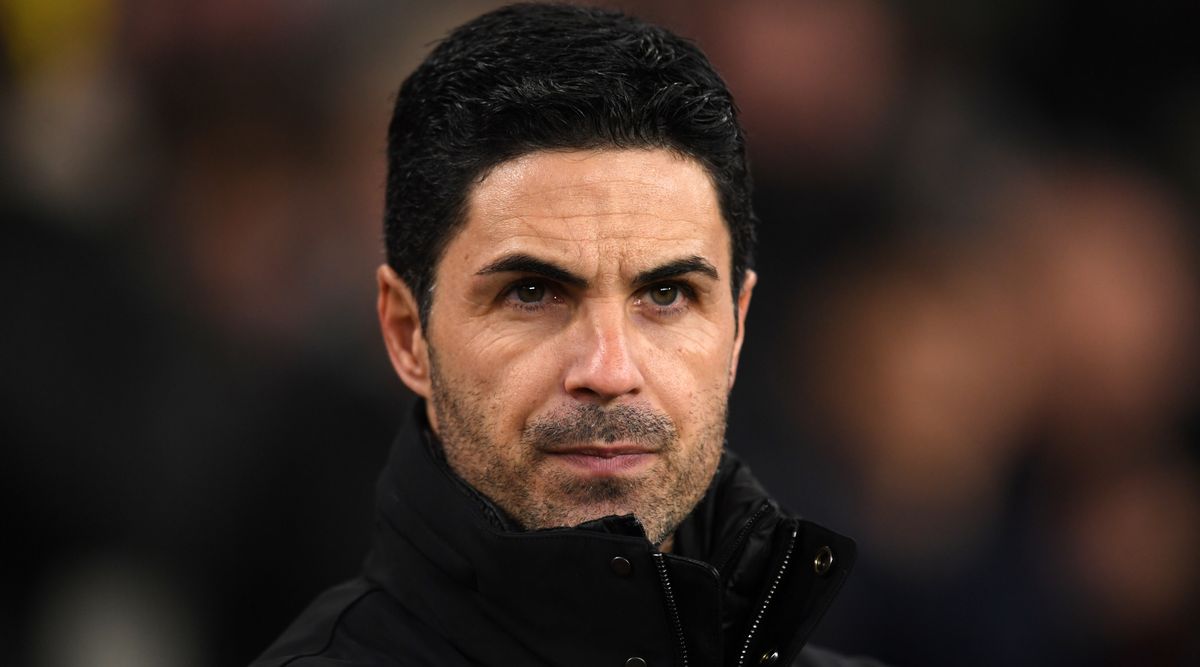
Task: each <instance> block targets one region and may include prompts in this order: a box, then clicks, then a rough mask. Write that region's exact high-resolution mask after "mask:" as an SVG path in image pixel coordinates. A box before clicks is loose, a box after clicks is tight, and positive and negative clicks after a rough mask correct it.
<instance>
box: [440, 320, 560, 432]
mask: <svg viewBox="0 0 1200 667" xmlns="http://www.w3.org/2000/svg"><path fill="white" fill-rule="evenodd" d="M441 340H442V341H444V343H445V344H444V346H442V347H439V348H438V350H439V360H442V365H444V366H446V367H447V368H446V370H447V375H450V374H451V373H453V378H454V381H455V382H456V384H457V386H461V387H470V388H471V391H472V393H475V394H476V395H478V396H479V397H480V400H481V401H483V402H485V403H487V404H488V405H490V406H492V410H491V411H492V412H493V414H494V415H496V417H497V419H498V420H499V421H500V422H501V423H500V424H497V426H498V427H499V428H501V429H503V430H505V431H512V432H519V431H520V429H521V428H522V427H523V426H524V424H525V423H526V421H527V417H528V415H529V414H531V413H533V412H534V411H536V410H537V409H538V408H539V407H541V406H542V405H543V404H544V403H545V402H546V400H547V398H548V397H551V396H554V395H555V392H556V388H557V386H558V381H559V378H560V377H561V359H562V354H561V350H560V349H559V348H558V346H556V339H555V338H551V339H546V338H545V337H540V336H535V335H530V334H529V332H525V331H514V330H512V328H510V327H503V326H495V325H494V324H492V323H488V322H485V321H483V320H482V319H480V320H477V321H474V322H471V323H467V324H464V325H462V326H459V327H456V330H455V333H454V334H452V335H448V336H445V337H441ZM442 349H446V350H454V352H453V353H452V354H442V353H441V350H442ZM443 356H445V357H447V358H445V359H443Z"/></svg>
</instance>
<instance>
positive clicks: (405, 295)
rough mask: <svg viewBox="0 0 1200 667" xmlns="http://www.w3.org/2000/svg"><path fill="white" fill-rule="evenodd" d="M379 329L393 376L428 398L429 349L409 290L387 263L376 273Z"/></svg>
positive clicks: (415, 301) (418, 312)
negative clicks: (393, 371)
mask: <svg viewBox="0 0 1200 667" xmlns="http://www.w3.org/2000/svg"><path fill="white" fill-rule="evenodd" d="M375 275H376V278H377V281H378V283H379V302H378V310H379V328H380V330H381V332H382V333H383V342H384V344H385V345H386V346H387V351H388V357H389V358H390V359H391V360H392V367H393V368H395V369H396V375H399V376H400V379H401V380H402V381H403V382H404V384H405V385H407V386H408V388H409V389H411V390H412V391H413V392H414V393H416V394H417V395H418V396H421V397H423V398H426V399H428V398H430V379H429V348H428V346H427V344H426V341H425V331H424V329H423V328H422V327H421V316H420V312H421V311H420V308H419V306H418V305H417V300H416V299H415V298H414V297H413V293H412V290H410V289H409V287H408V285H407V284H406V283H405V282H404V281H403V280H402V279H401V278H400V276H398V275H396V272H395V271H393V270H392V268H391V267H390V266H388V265H386V264H384V265H382V266H380V267H379V270H378V271H376V274H375Z"/></svg>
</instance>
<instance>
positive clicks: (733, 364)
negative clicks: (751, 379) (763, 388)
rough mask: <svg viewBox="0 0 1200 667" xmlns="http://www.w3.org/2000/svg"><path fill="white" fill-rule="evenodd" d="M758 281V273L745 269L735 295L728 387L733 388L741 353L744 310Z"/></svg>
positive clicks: (748, 305) (744, 334)
mask: <svg viewBox="0 0 1200 667" xmlns="http://www.w3.org/2000/svg"><path fill="white" fill-rule="evenodd" d="M757 282H758V274H757V273H755V272H754V271H753V270H751V269H746V275H745V276H744V277H743V278H742V289H741V291H739V292H738V297H737V312H736V313H735V317H736V318H737V333H736V334H735V335H734V337H733V356H731V357H730V359H729V388H730V389H733V381H734V380H735V379H736V378H737V367H738V357H740V356H741V354H742V341H744V340H745V339H746V312H747V311H749V310H750V297H751V296H752V295H753V293H754V285H755V284H756V283H757Z"/></svg>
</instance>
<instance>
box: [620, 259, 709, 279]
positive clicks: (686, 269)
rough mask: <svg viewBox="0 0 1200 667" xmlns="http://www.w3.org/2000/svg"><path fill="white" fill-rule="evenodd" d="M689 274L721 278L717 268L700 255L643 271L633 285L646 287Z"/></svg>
mask: <svg viewBox="0 0 1200 667" xmlns="http://www.w3.org/2000/svg"><path fill="white" fill-rule="evenodd" d="M688 273H699V274H702V275H705V276H708V277H709V278H712V279H713V280H718V279H720V277H721V274H720V273H718V272H717V268H716V267H715V266H713V265H712V264H711V263H709V261H708V260H706V259H704V258H703V257H701V256H699V255H692V256H691V257H684V258H682V259H677V260H675V261H672V262H667V263H666V264H663V265H661V266H656V267H654V268H653V269H649V270H647V271H642V272H641V273H639V274H637V276H636V277H635V278H634V279H633V283H634V284H635V285H646V284H648V283H656V282H658V281H660V280H667V279H669V278H675V277H678V276H682V275H685V274H688Z"/></svg>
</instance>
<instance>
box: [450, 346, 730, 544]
mask: <svg viewBox="0 0 1200 667" xmlns="http://www.w3.org/2000/svg"><path fill="white" fill-rule="evenodd" d="M430 361H431V364H430V366H431V368H430V379H431V383H432V389H433V391H432V394H433V396H432V398H433V406H434V409H435V410H436V412H437V420H438V431H439V433H438V436H439V438H440V439H441V441H442V447H443V448H444V451H445V454H446V460H447V462H448V463H449V464H450V467H451V469H452V470H453V471H454V472H455V473H457V474H458V475H459V476H460V477H462V478H463V479H464V480H465V481H466V482H467V483H469V484H470V485H471V486H472V487H474V488H475V489H476V490H477V491H479V492H480V493H482V494H484V495H485V496H487V497H488V498H489V499H490V500H491V501H492V502H494V503H495V504H496V505H497V506H499V507H500V508H501V509H502V510H504V511H505V512H506V513H507V514H508V515H509V516H511V517H512V518H513V519H515V520H516V521H517V522H518V523H520V524H521V527H522V528H524V529H526V530H540V529H545V528H561V527H571V526H577V525H579V524H581V523H585V522H587V521H591V520H594V519H599V518H602V517H605V516H611V515H624V514H633V515H635V516H636V517H637V519H638V520H639V521H640V522H641V524H642V527H643V529H644V530H645V531H646V537H647V538H648V539H649V540H650V542H651V543H653V544H655V545H659V544H662V543H663V542H664V541H666V540H667V539H668V538H669V537H671V536H672V535H673V534H674V532H675V529H676V528H677V527H678V526H679V524H680V523H681V522H682V521H683V519H684V518H686V517H687V515H688V514H689V513H690V512H691V511H692V509H693V508H694V507H695V506H696V503H698V502H699V501H700V498H701V497H702V496H703V495H704V492H705V491H706V490H707V489H708V486H709V484H710V483H711V482H712V479H713V476H714V475H715V474H716V469H717V464H718V463H719V461H720V458H721V450H722V448H723V444H724V438H725V419H726V409H727V396H726V395H725V394H721V393H714V395H712V396H707V397H706V398H705V399H704V400H701V401H698V402H697V405H694V406H693V408H692V410H691V411H690V413H689V415H688V417H687V418H688V419H689V420H690V421H691V423H693V424H695V425H696V426H697V428H696V429H695V431H694V436H693V437H694V439H695V442H694V443H690V444H689V443H684V442H682V441H681V438H680V435H679V432H678V429H677V428H676V427H675V424H674V423H673V422H672V421H671V419H670V418H669V417H667V416H666V415H665V414H662V413H660V412H657V411H655V410H653V409H651V408H648V407H644V406H638V405H623V406H617V407H612V408H602V407H600V406H598V405H595V404H587V403H576V404H574V405H572V406H570V407H565V408H562V409H560V410H557V411H555V412H553V413H552V414H549V415H543V416H540V417H538V418H537V419H535V420H533V421H531V422H530V423H528V424H525V425H524V427H523V429H522V433H521V436H520V440H519V441H518V442H516V443H513V444H503V443H498V442H496V440H495V438H494V436H493V434H495V433H497V432H499V429H498V426H497V425H498V422H499V419H498V416H499V415H500V414H502V410H500V409H499V408H500V405H499V403H500V402H501V401H503V397H497V396H488V395H485V393H484V392H483V391H481V390H479V389H478V388H476V387H474V385H473V384H472V383H469V382H455V381H453V380H449V379H448V378H446V377H445V375H444V374H443V373H442V372H441V370H440V369H439V365H438V363H437V361H436V355H435V354H434V353H433V351H432V350H430ZM617 440H622V441H626V442H634V443H637V444H639V445H641V446H645V447H646V448H648V449H651V450H653V451H655V452H656V454H655V456H656V457H657V461H656V462H655V464H654V465H653V466H652V467H651V468H649V469H648V470H646V471H644V472H643V473H641V474H639V475H637V476H625V475H619V476H611V477H599V478H590V479H589V478H587V477H585V476H583V475H581V474H578V473H576V472H572V471H570V470H568V469H565V468H564V467H563V466H560V465H556V464H555V462H554V461H551V460H549V459H550V458H551V457H552V456H553V455H552V454H550V453H548V452H551V451H554V450H555V449H556V448H560V447H562V446H564V445H567V444H571V443H580V442H610V443H611V442H614V441H617Z"/></svg>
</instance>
